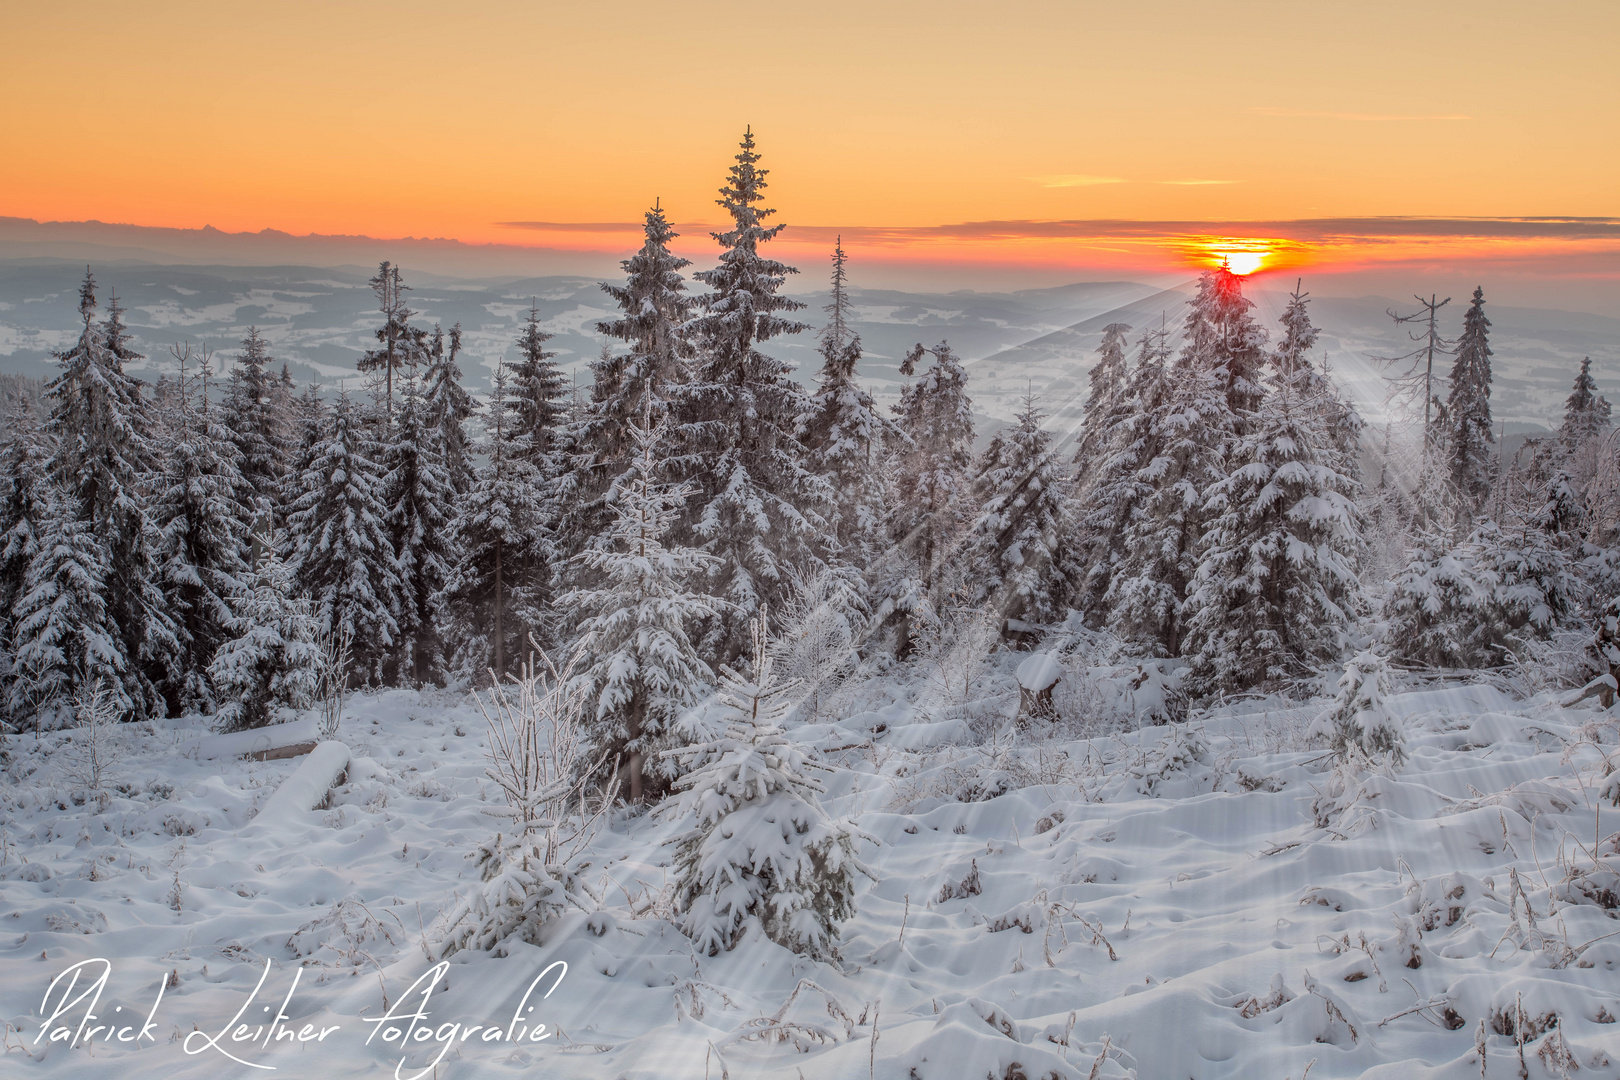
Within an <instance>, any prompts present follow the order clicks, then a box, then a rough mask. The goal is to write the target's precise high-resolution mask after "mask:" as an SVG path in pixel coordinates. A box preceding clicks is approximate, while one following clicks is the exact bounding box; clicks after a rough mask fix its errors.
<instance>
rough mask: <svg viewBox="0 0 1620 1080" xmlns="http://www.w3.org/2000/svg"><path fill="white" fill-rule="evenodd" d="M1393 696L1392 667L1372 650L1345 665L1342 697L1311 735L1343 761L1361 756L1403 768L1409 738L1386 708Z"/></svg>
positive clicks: (1342, 677) (1339, 696)
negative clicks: (1391, 690)
mask: <svg viewBox="0 0 1620 1080" xmlns="http://www.w3.org/2000/svg"><path fill="white" fill-rule="evenodd" d="M1389 692H1390V685H1389V663H1388V662H1387V661H1386V660H1385V659H1384V658H1383V657H1382V656H1380V655H1378V653H1376V652H1374V651H1372V650H1371V649H1366V650H1363V651H1362V652H1359V653H1357V654H1356V655H1355V656H1353V657H1351V658H1350V659H1349V660H1348V661H1346V662H1345V665H1344V674H1343V675H1342V676H1340V678H1339V693H1338V696H1336V697H1335V698H1334V699H1333V704H1332V705H1331V706H1329V708H1328V711H1327V712H1325V713H1323V714H1322V715H1321V716H1320V717H1318V718H1317V720H1316V721H1315V722H1314V723H1313V724H1312V725H1311V728H1310V732H1309V734H1310V735H1311V736H1312V737H1314V738H1317V739H1320V740H1322V741H1325V742H1326V743H1327V745H1328V746H1329V748H1331V749H1332V751H1333V753H1334V756H1335V757H1337V758H1338V759H1339V760H1340V761H1346V760H1349V759H1350V758H1351V757H1352V756H1354V755H1355V754H1356V753H1358V752H1359V753H1361V754H1364V755H1366V756H1367V757H1368V758H1382V757H1387V758H1388V759H1389V760H1390V762H1391V763H1392V764H1396V765H1398V764H1400V763H1401V762H1402V761H1404V760H1405V759H1406V738H1405V735H1404V733H1403V732H1402V730H1401V725H1400V721H1399V720H1398V719H1396V718H1395V717H1394V716H1391V715H1390V712H1389V709H1388V707H1387V706H1386V705H1385V699H1386V698H1387V697H1388V696H1389Z"/></svg>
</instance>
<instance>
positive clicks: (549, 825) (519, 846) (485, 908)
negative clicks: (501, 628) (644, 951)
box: [440, 637, 617, 956]
mask: <svg viewBox="0 0 1620 1080" xmlns="http://www.w3.org/2000/svg"><path fill="white" fill-rule="evenodd" d="M530 642H531V644H532V643H533V638H532V637H531V638H530ZM522 670H523V674H522V677H521V678H517V679H513V680H511V681H510V682H509V683H507V684H505V685H501V684H497V685H495V686H494V687H492V688H491V689H490V691H489V697H488V701H487V702H486V700H485V699H484V698H483V697H481V696H478V695H476V694H475V695H474V700H475V701H476V702H477V703H478V706H479V708H480V709H481V710H482V711H483V713H484V718H485V720H486V721H488V723H489V766H488V768H486V769H485V770H484V775H485V776H487V777H488V778H489V779H491V780H493V781H494V782H495V784H496V785H497V786H498V787H499V789H500V792H501V795H502V801H503V803H504V805H502V806H499V807H494V808H491V809H489V810H488V811H486V812H487V813H489V814H491V815H492V816H495V817H500V818H504V819H507V820H509V821H510V822H511V828H510V830H503V831H502V832H499V833H497V834H496V835H495V837H494V838H493V839H491V840H489V841H487V842H485V843H484V844H481V845H480V846H479V848H478V850H477V851H476V852H474V853H473V854H472V856H471V858H473V859H474V860H475V861H476V863H477V865H478V876H479V881H480V885H478V886H477V887H475V888H474V889H473V890H472V891H471V892H469V893H468V894H466V895H464V896H463V897H461V898H460V899H459V900H458V901H457V903H456V905H455V907H453V908H452V909H451V911H450V914H449V916H448V918H447V919H446V920H445V926H446V927H447V930H446V931H445V934H444V937H443V940H442V942H441V947H440V955H441V956H448V955H449V954H451V953H453V952H456V951H457V950H460V949H477V950H481V951H493V952H495V953H496V954H497V955H505V954H506V953H507V952H508V951H509V949H510V945H511V942H512V941H513V940H521V941H526V942H528V943H529V944H531V945H538V944H539V943H540V934H541V930H542V928H543V927H544V926H545V924H546V923H547V922H549V921H550V920H551V919H553V918H555V917H556V916H557V915H558V914H560V913H561V912H562V911H563V910H564V909H565V908H566V907H567V904H568V903H569V901H570V899H571V898H573V897H575V896H576V895H577V894H578V893H580V892H582V891H584V884H583V882H582V881H581V880H580V879H579V878H578V877H577V876H576V875H575V874H574V873H573V871H572V870H571V869H570V864H571V863H572V862H573V860H574V859H575V857H576V856H578V855H579V853H580V852H581V851H582V850H583V848H584V847H585V845H586V844H587V843H588V842H589V840H590V838H591V836H592V835H593V833H594V831H595V828H596V823H597V822H598V820H600V818H601V816H602V814H603V812H604V811H605V810H606V809H607V807H608V806H610V805H611V804H612V802H613V799H614V797H615V796H616V794H617V786H616V785H613V784H610V785H609V786H608V788H607V790H606V791H604V792H603V793H602V796H601V798H600V800H599V802H598V805H597V808H596V812H595V813H594V814H592V813H588V812H587V808H586V805H585V795H584V790H585V787H586V786H587V785H588V784H589V783H590V782H591V780H590V778H591V776H592V774H594V773H595V772H596V771H597V766H599V765H600V764H601V762H600V761H599V760H598V761H596V762H594V763H591V764H589V765H587V764H586V762H585V761H584V754H583V746H584V743H583V737H582V721H583V718H584V714H585V711H586V708H587V703H586V698H585V693H584V690H583V688H582V687H581V686H580V685H579V684H578V683H577V681H576V680H574V678H573V665H572V663H570V664H567V665H565V666H564V667H563V668H562V669H561V670H558V669H557V668H556V667H554V666H553V665H552V664H551V662H550V661H549V660H548V659H547V658H546V656H545V654H544V653H541V652H539V651H538V650H536V652H535V653H534V654H531V658H530V660H529V662H528V663H527V664H525V665H524V666H523V669H522Z"/></svg>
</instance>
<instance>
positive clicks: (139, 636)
mask: <svg viewBox="0 0 1620 1080" xmlns="http://www.w3.org/2000/svg"><path fill="white" fill-rule="evenodd" d="M79 313H80V315H81V316H82V317H83V319H84V326H83V329H82V330H81V332H80V334H79V339H78V341H77V343H76V344H75V345H74V346H73V347H72V348H70V349H68V350H66V351H64V352H60V353H58V354H57V363H58V364H59V365H60V367H61V372H60V374H58V375H57V377H56V378H55V379H54V380H52V382H51V384H50V388H49V390H48V391H47V396H48V397H49V398H50V401H51V415H50V419H49V421H48V422H47V424H46V431H47V432H48V433H49V434H50V436H51V439H52V443H53V446H54V453H53V456H52V459H51V473H52V475H53V477H54V478H55V480H56V482H57V484H58V485H59V486H61V487H62V489H63V490H64V491H65V492H66V493H67V494H68V496H69V497H70V505H71V506H73V507H74V509H75V513H76V514H77V517H78V519H79V520H80V521H82V522H83V523H84V524H85V525H86V527H87V528H88V529H89V531H90V532H91V533H92V534H93V535H94V536H95V538H96V540H97V542H98V543H99V544H100V545H101V547H102V548H103V550H104V551H105V558H106V567H107V569H106V573H105V575H104V576H103V577H102V578H101V586H102V587H103V588H104V589H105V590H106V592H105V595H104V596H103V597H102V602H101V605H100V607H102V608H103V609H104V611H105V615H106V619H107V621H108V623H109V624H110V625H111V626H112V627H113V628H114V634H115V641H116V643H117V648H118V656H117V657H116V663H113V662H112V661H108V664H109V665H110V666H108V667H106V668H105V670H112V669H113V668H116V669H117V671H118V672H119V677H120V678H121V679H122V687H123V691H122V694H123V698H124V699H125V700H127V701H128V703H129V708H130V711H131V713H132V714H133V716H134V718H135V719H145V718H148V717H152V716H158V715H161V714H162V712H163V700H162V696H161V695H160V694H159V692H158V689H157V686H156V683H155V682H154V679H153V676H154V674H161V673H162V671H163V670H164V664H165V660H166V658H168V657H171V656H173V655H175V654H176V652H177V651H178V649H179V642H178V640H177V638H176V636H175V630H174V623H173V621H172V620H171V619H170V618H169V616H168V614H167V612H166V610H165V605H164V601H163V595H162V592H161V591H160V590H159V589H158V587H157V584H156V581H155V577H156V544H157V534H156V532H155V530H154V529H153V528H152V524H151V522H150V521H149V520H148V518H147V515H146V511H145V507H144V505H143V499H142V493H143V490H144V488H145V487H146V485H147V484H148V482H149V480H150V478H151V475H152V473H153V471H154V469H155V467H156V465H157V452H158V448H157V445H156V442H155V440H154V430H155V427H156V421H155V417H154V416H153V414H152V410H151V406H150V404H149V403H148V402H147V401H146V400H145V399H144V398H143V396H142V394H141V384H140V383H139V382H138V381H137V380H136V379H134V378H133V377H132V376H130V375H128V374H127V373H126V372H125V371H124V365H125V363H126V362H128V361H130V360H135V359H139V358H140V357H139V354H138V353H135V352H133V351H132V350H131V348H130V344H129V337H128V332H127V330H126V328H125V327H124V325H123V321H122V315H121V309H119V308H118V306H117V302H116V298H115V299H114V301H113V303H112V305H111V306H110V309H109V312H108V316H107V319H106V321H105V322H104V323H102V324H101V325H99V326H98V325H97V324H96V323H95V321H94V320H95V313H96V294H95V279H94V278H93V277H92V276H91V275H90V273H89V272H88V270H87V271H86V273H85V278H84V284H83V286H82V287H81V288H80V290H79ZM86 580H88V579H86Z"/></svg>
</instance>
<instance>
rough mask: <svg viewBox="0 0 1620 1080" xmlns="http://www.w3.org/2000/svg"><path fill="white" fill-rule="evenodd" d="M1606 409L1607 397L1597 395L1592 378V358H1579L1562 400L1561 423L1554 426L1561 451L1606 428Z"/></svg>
mask: <svg viewBox="0 0 1620 1080" xmlns="http://www.w3.org/2000/svg"><path fill="white" fill-rule="evenodd" d="M1610 412H1611V409H1610V406H1609V399H1608V398H1606V397H1600V396H1599V395H1598V392H1597V380H1596V379H1594V378H1592V358H1591V357H1590V356H1586V357H1582V358H1581V369H1580V371H1579V372H1577V373H1576V375H1575V385H1574V387H1573V388H1572V389H1571V390H1570V394H1569V397H1567V398H1565V399H1564V420H1563V423H1561V424H1560V425H1559V426H1558V442H1559V444H1560V445H1561V446H1562V447H1563V449H1564V451H1565V453H1569V452H1571V451H1573V450H1574V449H1575V448H1576V447H1577V446H1579V445H1580V444H1581V443H1582V442H1585V441H1586V440H1588V439H1593V438H1596V437H1597V436H1599V435H1602V434H1603V433H1604V432H1606V431H1608V430H1609V427H1610V426H1611V424H1612V421H1611V420H1610Z"/></svg>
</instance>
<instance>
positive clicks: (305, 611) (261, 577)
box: [208, 539, 321, 731]
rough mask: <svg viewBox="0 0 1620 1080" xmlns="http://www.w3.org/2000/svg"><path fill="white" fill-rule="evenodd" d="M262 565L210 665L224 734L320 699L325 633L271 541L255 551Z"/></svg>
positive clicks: (249, 582) (277, 546) (255, 571)
mask: <svg viewBox="0 0 1620 1080" xmlns="http://www.w3.org/2000/svg"><path fill="white" fill-rule="evenodd" d="M255 546H256V547H257V548H258V549H259V552H260V554H259V565H258V566H256V567H255V568H254V569H253V570H252V571H251V572H250V573H249V575H248V578H247V587H246V589H244V591H243V595H242V596H241V597H240V598H238V599H237V601H236V603H235V614H234V617H233V618H232V619H231V622H230V624H229V626H228V627H227V629H228V630H229V632H230V634H231V635H232V636H231V637H230V638H229V639H228V640H226V641H225V642H223V643H222V644H221V645H220V646H219V649H218V651H217V652H215V653H214V656H213V659H212V661H211V662H210V663H209V665H208V677H209V679H210V680H211V681H212V682H213V686H214V693H215V695H216V696H217V698H218V700H219V703H220V704H219V711H218V713H217V714H216V715H217V716H218V718H219V726H220V728H221V730H223V731H240V730H243V729H245V728H256V727H263V726H265V725H266V724H269V723H271V722H273V721H274V720H275V717H276V710H278V709H281V708H288V709H302V708H306V707H307V706H309V705H310V704H311V703H312V702H313V701H314V700H315V692H316V683H317V677H318V675H319V671H320V665H321V644H320V627H319V625H318V624H317V622H316V619H315V616H314V614H313V613H312V612H311V610H310V602H309V601H308V600H307V599H305V598H304V597H301V596H298V595H296V594H295V593H294V591H293V579H292V573H291V572H290V571H289V570H288V568H287V564H286V563H285V562H283V561H282V559H281V556H280V555H279V554H277V552H278V550H279V549H280V548H281V547H282V546H283V545H281V544H277V543H275V542H274V541H273V540H271V539H265V540H263V541H261V542H260V543H258V544H256V545H255Z"/></svg>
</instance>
